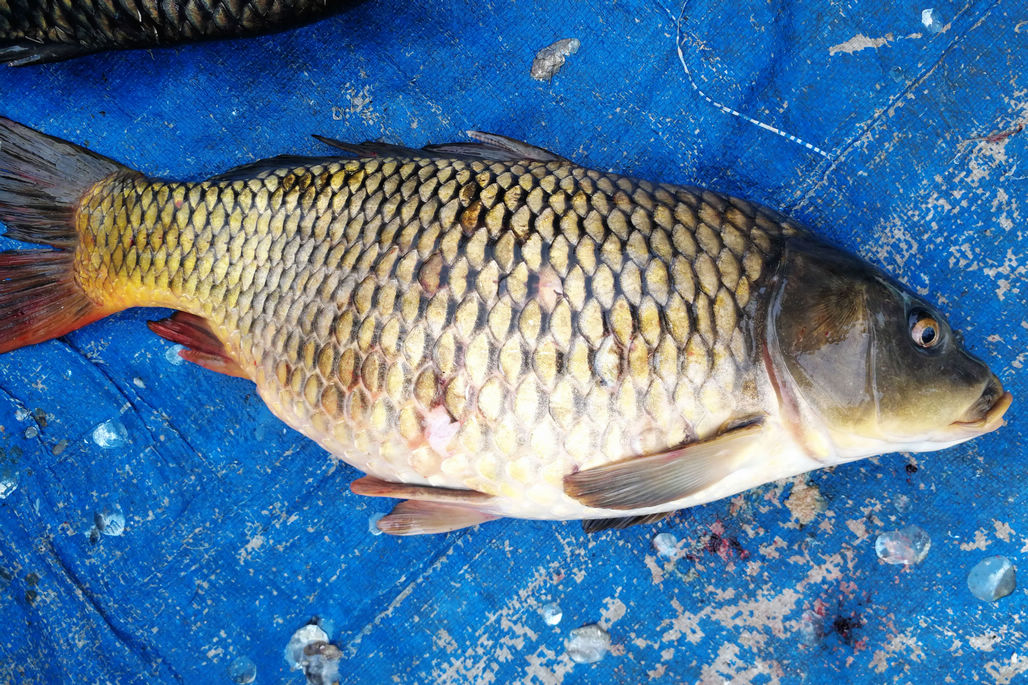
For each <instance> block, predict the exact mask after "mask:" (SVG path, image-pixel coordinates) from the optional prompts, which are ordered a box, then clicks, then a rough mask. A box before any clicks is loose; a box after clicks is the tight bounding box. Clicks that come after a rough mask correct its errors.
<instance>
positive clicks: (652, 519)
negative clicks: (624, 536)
mask: <svg viewBox="0 0 1028 685" xmlns="http://www.w3.org/2000/svg"><path fill="white" fill-rule="evenodd" d="M673 513H674V512H671V511H661V512H657V513H656V514H644V515H642V516H622V517H620V518H612V519H585V520H583V521H582V530H583V531H584V532H586V533H589V534H592V533H601V532H603V531H605V530H621V529H623V528H629V527H631V526H643V525H646V524H649V523H659V522H660V521H663V520H664V519H666V518H667V517H668V516H670V515H671V514H673Z"/></svg>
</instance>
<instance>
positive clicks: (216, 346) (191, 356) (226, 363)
mask: <svg viewBox="0 0 1028 685" xmlns="http://www.w3.org/2000/svg"><path fill="white" fill-rule="evenodd" d="M146 325H147V326H148V327H149V328H150V330H151V331H153V332H154V333H156V334H157V335H159V336H161V337H162V338H165V339H166V340H170V341H171V342H173V343H178V344H179V345H185V346H186V347H187V348H188V349H185V350H181V351H180V352H179V356H180V357H182V358H183V359H185V360H186V361H190V362H193V363H194V364H198V365H199V366H202V367H203V368H205V369H209V370H210V371H216V372H218V373H223V374H225V375H226V376H238V377H239V378H246V379H249V378H250V376H249V375H248V374H247V373H246V372H245V371H243V367H241V366H239V364H238V363H237V362H236V360H234V359H232V358H231V357H230V356H229V355H228V352H227V351H226V350H225V345H224V343H222V342H221V340H220V339H219V338H218V336H216V335H215V334H214V331H212V330H211V327H210V325H209V324H208V323H207V320H206V319H204V318H203V317H200V316H196V315H195V314H188V313H186V312H175V313H174V314H172V315H171V316H170V317H169V318H167V319H161V320H160V321H148V322H147V324H146Z"/></svg>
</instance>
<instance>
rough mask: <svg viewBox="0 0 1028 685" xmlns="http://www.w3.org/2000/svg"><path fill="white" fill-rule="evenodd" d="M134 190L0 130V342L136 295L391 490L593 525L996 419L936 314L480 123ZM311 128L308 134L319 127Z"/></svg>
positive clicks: (851, 263)
mask: <svg viewBox="0 0 1028 685" xmlns="http://www.w3.org/2000/svg"><path fill="white" fill-rule="evenodd" d="M475 136H476V137H477V139H478V141H479V142H477V143H464V144H450V145H439V146H429V147H427V148H424V149H422V150H412V149H408V148H402V147H398V146H392V145H386V144H381V143H364V144H360V145H349V144H345V143H339V142H338V141H328V140H326V142H329V143H330V144H334V145H336V146H337V147H341V148H343V149H344V150H345V151H346V152H348V153H350V154H351V155H354V157H339V156H337V157H310V158H296V157H278V158H274V159H271V160H265V161H262V162H257V163H254V164H249V165H246V166H243V167H239V168H237V169H234V170H231V171H229V172H227V173H225V174H222V175H220V176H216V177H214V178H210V179H208V180H205V181H202V182H198V183H188V182H175V181H162V180H154V179H151V178H148V177H146V176H144V175H143V174H141V173H139V172H136V171H133V170H131V169H128V168H127V167H124V166H122V165H120V164H118V163H116V162H113V161H111V160H109V159H106V158H104V157H100V156H99V155H96V154H94V153H92V152H89V151H87V150H84V149H83V148H80V147H78V146H75V145H73V144H71V143H67V142H64V141H60V140H58V139H56V138H51V137H49V136H45V135H43V134H41V133H38V132H36V131H33V130H31V129H28V128H26V127H24V126H21V125H19V124H16V123H14V122H11V121H8V120H0V220H2V221H3V222H4V223H5V224H6V226H7V235H8V236H9V237H12V238H15V239H18V240H23V241H28V242H34V243H41V244H47V245H50V246H51V249H45V250H39V249H35V250H26V251H12V252H6V253H3V254H0V352H3V351H8V350H12V349H15V348H17V347H20V346H23V345H28V344H32V343H36V342H40V341H43V340H46V339H49V338H53V337H55V336H59V335H62V334H64V333H66V332H68V331H70V330H73V329H75V328H78V327H80V326H82V325H84V324H86V323H88V322H91V321H94V320H96V319H98V318H101V317H103V316H107V315H109V314H112V313H114V312H117V311H120V310H122V309H125V308H127V307H134V306H161V307H170V308H173V309H176V310H178V312H177V313H176V314H175V315H173V316H172V317H170V318H169V319H166V320H164V321H160V322H154V323H152V324H151V327H152V328H153V330H154V331H155V332H157V333H158V334H160V335H162V336H164V337H166V338H168V339H170V340H172V341H175V342H179V343H182V344H183V345H185V346H186V347H187V348H188V349H187V350H184V351H183V352H182V356H184V357H185V358H186V359H189V360H191V361H193V362H196V363H198V364H200V365H202V366H205V367H207V368H210V369H213V370H216V371H220V372H222V373H228V374H232V375H237V376H241V377H244V378H248V379H250V380H252V381H253V382H254V383H255V384H256V386H257V390H258V392H259V393H260V395H261V397H262V398H263V399H264V401H265V402H266V403H267V405H268V407H269V408H270V409H271V411H272V412H273V413H275V414H276V415H277V416H279V417H280V418H281V419H282V420H284V421H285V422H286V423H288V424H289V425H290V426H292V427H294V428H296V429H297V430H299V431H300V432H302V433H304V434H305V435H307V436H309V437H310V438H312V439H314V440H315V441H317V442H318V443H319V444H320V445H322V446H323V447H324V448H325V449H326V450H328V451H329V452H331V453H332V454H333V455H335V456H337V457H338V458H340V459H342V460H344V461H346V462H347V463H349V464H352V465H353V466H355V467H356V468H358V469H360V470H361V471H364V472H365V473H366V474H367V475H366V476H365V477H363V478H360V479H358V480H356V481H355V482H354V483H353V484H352V486H351V487H352V489H353V490H354V491H355V492H357V493H360V494H366V495H372V496H388V497H396V498H400V499H403V500H404V501H403V502H401V503H400V504H398V505H397V506H396V508H395V509H394V510H393V512H392V513H391V514H390V515H388V516H386V517H385V518H384V519H382V520H381V521H380V522H379V524H378V525H379V526H380V527H381V528H382V529H383V530H385V531H386V532H390V533H396V534H412V533H422V532H440V531H447V530H453V529H456V528H460V527H464V526H469V525H474V524H477V523H481V522H483V521H487V520H489V519H492V518H497V517H500V516H514V517H525V518H552V519H570V518H581V519H589V520H590V521H589V522H588V523H587V524H586V526H587V529H588V530H600V529H604V528H611V527H622V526H625V525H630V524H632V523H639V522H645V521H653V520H658V519H659V518H661V517H662V516H664V515H666V513H668V512H670V511H673V510H675V509H679V508H682V507H686V506H692V505H695V504H699V503H702V502H708V501H711V500H714V499H718V498H721V497H725V496H728V495H732V494H734V493H737V492H739V491H742V490H744V489H747V488H750V487H753V486H756V485H759V484H762V483H765V482H768V481H771V480H776V479H779V478H784V477H787V476H792V475H795V474H798V473H802V472H805V471H809V470H811V469H815V468H819V467H823V466H828V465H831V464H837V463H840V462H843V461H848V460H852V459H857V458H861V457H866V456H869V455H873V454H879V453H882V452H887V451H892V450H899V449H902V450H911V451H921V450H930V449H939V448H942V447H946V446H949V445H952V444H955V443H958V442H961V441H963V440H967V439H969V438H972V437H974V436H976V435H980V434H982V433H985V432H987V431H991V430H993V429H995V428H997V427H999V426H1000V425H1002V424H1003V420H1002V415H1003V413H1004V412H1005V411H1006V409H1007V407H1008V406H1009V404H1010V395H1009V393H1006V392H1004V391H1003V388H1002V385H1001V384H1000V382H999V380H998V379H997V378H996V376H995V375H994V374H992V373H991V372H990V371H989V369H988V368H987V367H986V366H985V364H983V363H982V362H980V361H979V360H977V359H975V358H974V357H972V356H971V355H969V354H968V353H967V352H966V351H964V349H963V347H962V344H961V340H960V336H959V334H958V333H956V332H954V331H952V330H951V329H950V328H949V326H948V325H947V324H946V322H945V320H944V319H943V317H942V316H941V314H939V313H938V312H937V311H936V310H935V309H934V308H933V307H932V306H931V305H929V304H927V303H926V302H924V301H923V300H922V299H920V298H919V297H917V296H916V295H914V294H913V293H911V292H910V291H909V290H907V289H906V288H904V287H903V286H901V285H900V284H898V283H897V282H896V281H894V280H892V279H891V278H889V277H888V276H887V275H885V274H884V273H882V272H881V271H879V270H878V269H877V268H875V267H873V266H871V265H870V264H868V263H866V262H864V261H862V260H860V259H858V258H857V257H854V256H852V255H849V254H847V253H845V252H842V251H840V250H838V249H836V248H833V247H831V246H828V245H826V244H824V243H822V242H820V241H818V240H817V239H816V238H814V237H813V236H812V235H811V234H809V233H808V232H807V231H806V230H804V229H802V228H800V227H799V226H797V225H796V224H794V223H792V222H791V221H789V220H788V219H785V218H784V217H782V216H780V215H779V214H777V213H775V212H772V211H770V210H768V209H765V208H762V207H760V206H757V205H754V204H751V203H748V202H745V201H743V200H739V199H735V198H731V197H727V196H724V195H720V194H717V193H714V192H711V191H706V190H700V189H696V188H687V187H679V186H673V185H666V184H653V183H649V182H647V181H640V180H634V179H630V178H627V177H623V176H618V175H615V174H609V173H602V172H599V171H594V170H591V169H587V168H584V167H581V166H578V165H576V164H574V163H572V162H570V161H568V160H566V159H563V158H561V157H558V156H557V155H554V154H552V153H550V152H547V151H545V150H542V149H539V148H536V147H532V146H530V145H527V144H525V143H520V142H517V141H513V140H510V139H507V138H503V137H500V136H494V135H488V134H475ZM323 140H324V139H323Z"/></svg>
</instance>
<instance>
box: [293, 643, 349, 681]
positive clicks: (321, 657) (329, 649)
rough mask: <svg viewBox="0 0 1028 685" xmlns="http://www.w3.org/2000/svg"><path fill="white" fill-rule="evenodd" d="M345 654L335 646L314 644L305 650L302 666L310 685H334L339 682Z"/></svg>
mask: <svg viewBox="0 0 1028 685" xmlns="http://www.w3.org/2000/svg"><path fill="white" fill-rule="evenodd" d="M342 657H343V652H342V651H341V650H340V649H339V648H338V647H336V646H335V645H333V644H331V643H329V642H324V641H318V642H312V643H310V644H309V645H307V646H306V647H304V648H303V657H302V659H301V664H302V667H303V674H304V675H305V676H307V682H308V683H309V685H332V684H333V683H338V682H339V661H340V659H342Z"/></svg>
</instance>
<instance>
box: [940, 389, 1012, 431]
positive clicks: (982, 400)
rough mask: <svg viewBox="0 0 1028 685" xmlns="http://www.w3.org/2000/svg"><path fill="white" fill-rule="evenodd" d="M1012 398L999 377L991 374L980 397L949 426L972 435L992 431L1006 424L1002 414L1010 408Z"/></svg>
mask: <svg viewBox="0 0 1028 685" xmlns="http://www.w3.org/2000/svg"><path fill="white" fill-rule="evenodd" d="M1013 399H1014V397H1013V395H1011V394H1010V393H1009V392H1005V391H1004V390H1003V386H1002V385H1001V384H1000V382H999V379H998V378H996V377H995V376H993V377H992V378H990V379H989V382H988V383H987V384H986V386H985V390H984V391H982V395H981V397H979V398H978V399H977V400H976V401H975V403H974V404H972V405H971V407H970V408H969V409H968V410H967V411H966V412H964V415H963V416H962V417H961V419H960V420H959V421H954V422H953V423H951V424H950V426H951V427H952V428H955V429H957V430H959V431H961V432H967V433H973V434H974V435H982V434H983V433H989V432H991V431H994V430H996V429H997V428H999V427H1000V426H1003V425H1005V424H1006V421H1004V420H1003V414H1005V413H1006V411H1007V409H1009V408H1010V403H1011V402H1012V401H1013Z"/></svg>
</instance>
